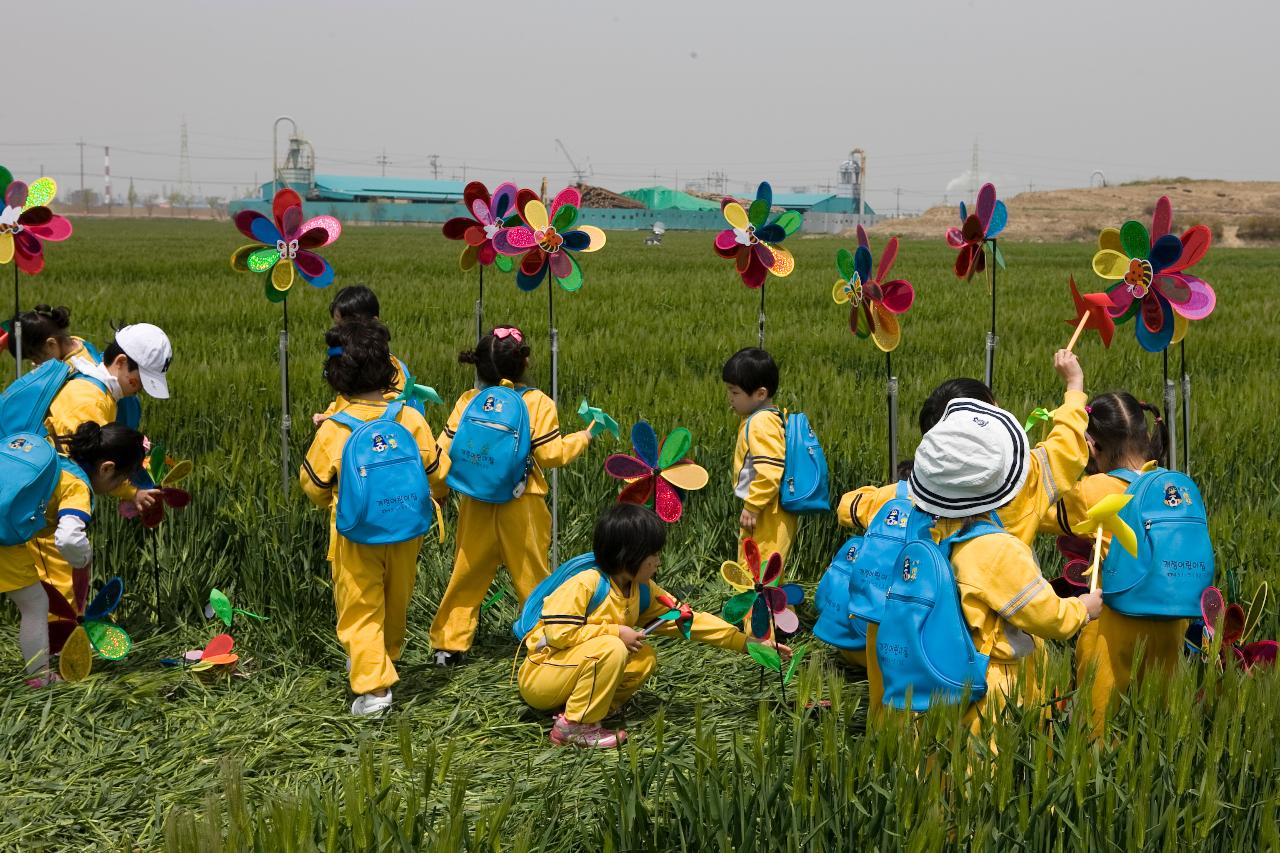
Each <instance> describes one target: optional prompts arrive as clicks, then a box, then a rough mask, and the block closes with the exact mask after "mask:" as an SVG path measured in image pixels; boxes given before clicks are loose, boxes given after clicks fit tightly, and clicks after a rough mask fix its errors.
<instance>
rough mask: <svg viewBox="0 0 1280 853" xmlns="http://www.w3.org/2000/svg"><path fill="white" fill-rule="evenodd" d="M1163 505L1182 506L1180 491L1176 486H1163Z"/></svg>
mask: <svg viewBox="0 0 1280 853" xmlns="http://www.w3.org/2000/svg"><path fill="white" fill-rule="evenodd" d="M1187 497H1188V498H1190V495H1187ZM1188 502H1189V501H1188ZM1164 505H1165V506H1182V493H1180V492H1179V491H1178V487H1177V486H1166V487H1165V490H1164Z"/></svg>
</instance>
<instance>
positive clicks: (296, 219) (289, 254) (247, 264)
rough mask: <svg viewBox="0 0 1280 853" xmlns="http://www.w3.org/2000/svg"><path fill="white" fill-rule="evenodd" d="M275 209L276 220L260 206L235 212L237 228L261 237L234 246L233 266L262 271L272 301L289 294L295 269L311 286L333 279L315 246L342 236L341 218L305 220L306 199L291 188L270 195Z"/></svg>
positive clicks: (317, 247)
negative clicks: (272, 196)
mask: <svg viewBox="0 0 1280 853" xmlns="http://www.w3.org/2000/svg"><path fill="white" fill-rule="evenodd" d="M271 214H272V217H273V218H274V222H273V221H272V219H268V218H267V217H266V216H263V215H262V214H261V213H258V212H257V211H256V210H242V211H240V212H239V213H237V214H236V217H235V223H236V228H238V229H240V233H241V234H243V235H245V236H246V237H249V238H250V239H253V240H257V241H258V242H257V243H252V244H250V245H248V246H241V247H240V248H239V249H236V251H235V254H233V255H232V256H231V268H232V269H234V270H237V271H239V272H253V273H264V276H263V278H264V279H265V282H266V294H267V298H268V299H270V300H271V301H272V302H280V301H282V300H283V299H284V298H285V297H286V296H287V295H288V293H289V288H291V287H293V279H294V269H295V268H296V269H297V271H298V274H299V275H301V276H302V278H303V280H304V281H306V282H307V284H310V285H311V286H312V287H328V286H329V285H330V284H332V283H333V267H331V266H330V265H329V262H328V261H326V260H325V259H324V258H322V257H320V256H319V255H317V254H316V253H315V252H313V251H312V250H313V249H319V248H320V247H321V246H328V245H329V244H330V243H332V242H333V241H335V240H337V239H338V237H340V236H341V235H342V223H340V222H339V221H338V220H337V219H335V218H334V217H332V216H316V217H313V218H311V219H308V220H306V221H303V218H302V198H301V197H299V195H298V194H297V193H296V192H294V191H293V190H291V189H289V188H287V187H286V188H284V189H282V190H280V191H278V192H277V193H276V195H275V198H274V199H272V200H271Z"/></svg>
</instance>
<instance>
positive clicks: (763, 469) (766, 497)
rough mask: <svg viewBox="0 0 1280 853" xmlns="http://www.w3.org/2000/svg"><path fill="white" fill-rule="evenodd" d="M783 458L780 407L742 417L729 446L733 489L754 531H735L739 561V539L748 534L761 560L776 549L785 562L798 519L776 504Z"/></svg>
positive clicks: (784, 428) (783, 427)
mask: <svg viewBox="0 0 1280 853" xmlns="http://www.w3.org/2000/svg"><path fill="white" fill-rule="evenodd" d="M786 458H787V425H786V421H785V420H784V419H783V416H782V413H781V412H780V411H778V410H777V409H775V408H773V407H769V408H766V409H760V410H758V411H757V412H756V413H754V415H752V416H748V417H746V418H743V419H742V423H741V424H740V425H739V426H738V440H737V443H736V444H735V445H734V448H733V477H734V490H733V493H734V495H736V496H737V497H738V498H740V499H741V500H742V506H743V509H748V510H750V511H751V512H754V513H755V514H756V515H757V520H756V529H755V530H754V531H748V530H746V529H739V531H738V560H739V561H741V560H743V559H744V557H743V548H742V543H743V542H745V541H746V540H747V539H748V538H750V539H754V540H755V543H756V545H757V546H759V548H760V559H761V560H762V561H764V560H767V559H769V555H770V554H772V553H774V552H775V551H776V552H777V553H779V554H781V555H782V559H783V561H784V562H785V560H786V559H787V554H788V553H789V552H790V551H791V542H792V540H793V539H795V535H796V524H797V520H798V519H797V517H796V516H795V515H794V514H792V513H789V512H783V510H782V508H781V507H780V506H779V505H778V492H779V490H780V488H781V486H782V472H783V468H784V467H785V465H786Z"/></svg>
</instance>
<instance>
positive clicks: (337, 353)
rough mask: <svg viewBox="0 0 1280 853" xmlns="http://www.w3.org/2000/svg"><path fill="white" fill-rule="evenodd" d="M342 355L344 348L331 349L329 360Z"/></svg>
mask: <svg viewBox="0 0 1280 853" xmlns="http://www.w3.org/2000/svg"><path fill="white" fill-rule="evenodd" d="M340 355H342V347H329V358H335V357H337V356H340Z"/></svg>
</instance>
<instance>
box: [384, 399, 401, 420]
mask: <svg viewBox="0 0 1280 853" xmlns="http://www.w3.org/2000/svg"><path fill="white" fill-rule="evenodd" d="M403 408H404V403H401V402H394V403H388V404H387V408H386V410H385V411H384V412H383V413H382V414H381V415H380V416H379V418H378V419H379V420H383V421H394V420H395V419H396V418H398V417H400V410H401V409H403Z"/></svg>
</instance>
